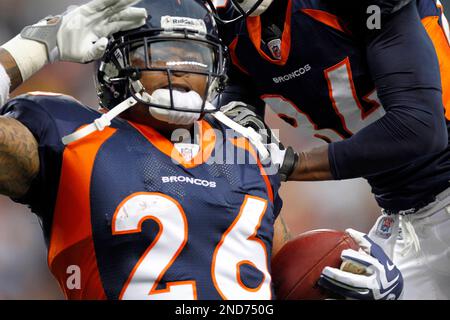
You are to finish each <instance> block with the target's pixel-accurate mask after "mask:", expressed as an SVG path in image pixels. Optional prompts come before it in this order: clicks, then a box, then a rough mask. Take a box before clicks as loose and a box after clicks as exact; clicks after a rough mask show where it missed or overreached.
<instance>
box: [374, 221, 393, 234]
mask: <svg viewBox="0 0 450 320" xmlns="http://www.w3.org/2000/svg"><path fill="white" fill-rule="evenodd" d="M393 226H394V219H393V218H391V217H383V218H382V219H381V220H380V222H378V226H377V232H376V234H377V235H378V236H379V237H381V238H383V239H387V238H389V237H390V236H391V234H392V228H393Z"/></svg>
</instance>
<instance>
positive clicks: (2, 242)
mask: <svg viewBox="0 0 450 320" xmlns="http://www.w3.org/2000/svg"><path fill="white" fill-rule="evenodd" d="M84 2H86V1H84V0H59V1H55V0H39V1H36V0H1V1H0V43H4V42H6V41H7V40H8V39H10V38H11V37H13V36H15V35H16V34H17V33H18V32H20V30H21V29H22V28H23V27H24V26H25V25H29V24H32V23H34V22H36V21H37V20H39V19H40V18H42V17H45V16H47V15H49V14H57V13H60V12H63V11H65V10H66V9H67V7H68V6H70V5H77V4H81V3H84ZM443 3H444V6H446V7H448V8H450V0H443ZM28 91H52V92H62V93H65V94H69V95H72V96H74V97H76V98H77V99H78V100H80V101H82V102H84V103H86V104H87V105H90V106H93V107H95V106H96V105H97V99H96V95H95V90H94V82H93V66H92V65H76V64H68V63H57V64H54V65H51V66H47V67H46V68H44V69H43V70H42V71H41V72H39V73H38V74H36V75H35V76H34V77H33V78H32V79H30V81H28V83H27V84H26V85H23V86H21V87H20V88H19V89H18V90H17V91H16V92H14V93H13V95H12V96H15V95H18V94H21V93H24V92H28ZM268 121H269V123H271V124H272V125H273V126H275V127H278V128H280V130H281V131H282V132H283V134H282V135H281V138H282V140H285V141H288V142H289V143H290V144H291V145H294V146H297V147H299V148H300V147H302V148H305V147H308V145H307V144H305V143H304V142H302V141H298V139H295V135H294V134H292V130H291V129H290V128H289V127H287V126H285V125H284V123H283V122H282V121H280V120H279V119H277V118H275V117H274V116H273V115H269V119H268ZM281 193H282V196H283V199H284V204H285V205H284V208H283V211H282V215H283V217H284V218H285V220H286V222H287V224H288V226H289V228H290V229H291V231H292V233H293V234H298V233H301V232H303V231H306V230H311V229H317V228H332V229H341V230H343V229H345V228H347V227H352V228H355V229H358V230H361V231H364V232H367V231H368V230H369V229H370V227H371V226H372V224H373V223H374V221H375V220H376V218H377V216H378V214H379V208H378V206H377V204H376V203H375V201H374V199H373V197H372V195H371V193H370V187H369V186H368V184H367V183H366V182H365V181H364V180H362V179H356V180H350V181H340V182H324V183H322V182H321V183H318V182H311V183H292V182H291V183H287V184H285V185H284V186H283V187H282V191H281ZM63 298H64V297H63V296H62V294H61V292H60V290H59V287H58V285H57V283H56V281H55V280H54V278H53V277H52V276H51V274H50V273H49V271H48V268H47V260H46V248H45V245H44V241H43V237H42V233H41V229H40V224H39V221H38V219H37V218H36V217H35V216H34V215H33V214H32V213H31V212H30V211H29V210H28V208H26V207H25V206H22V205H19V204H16V203H14V202H12V201H11V200H9V199H8V198H6V197H2V196H0V299H63Z"/></svg>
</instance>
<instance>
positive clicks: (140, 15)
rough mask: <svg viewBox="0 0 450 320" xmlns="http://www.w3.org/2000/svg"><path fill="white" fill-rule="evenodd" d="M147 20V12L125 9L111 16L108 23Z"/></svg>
mask: <svg viewBox="0 0 450 320" xmlns="http://www.w3.org/2000/svg"><path fill="white" fill-rule="evenodd" d="M145 19H147V10H145V9H144V8H134V7H131V8H127V9H124V10H122V11H121V12H119V13H117V14H115V15H113V16H111V17H110V18H109V21H110V22H115V21H138V20H144V23H145Z"/></svg>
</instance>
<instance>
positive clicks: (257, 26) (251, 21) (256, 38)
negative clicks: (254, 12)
mask: <svg viewBox="0 0 450 320" xmlns="http://www.w3.org/2000/svg"><path fill="white" fill-rule="evenodd" d="M291 17H292V0H289V3H288V5H287V9H286V20H285V22H284V29H283V35H282V37H281V59H280V60H276V59H272V58H271V57H269V56H268V55H267V54H266V53H265V52H264V51H263V50H262V49H261V17H259V16H257V17H248V18H247V30H248V33H249V36H250V40H251V41H252V43H253V45H254V46H255V48H256V50H257V51H258V53H259V54H260V56H261V57H263V58H264V59H266V60H267V61H269V62H271V63H273V64H276V65H280V66H284V65H285V64H286V62H287V60H288V58H289V54H290V51H291Z"/></svg>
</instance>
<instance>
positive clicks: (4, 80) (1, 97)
mask: <svg viewBox="0 0 450 320" xmlns="http://www.w3.org/2000/svg"><path fill="white" fill-rule="evenodd" d="M10 86H11V80H10V79H9V76H8V74H7V73H6V71H5V68H3V66H2V65H1V64H0V107H2V106H3V105H4V104H5V103H6V100H8V96H9V88H10Z"/></svg>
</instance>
